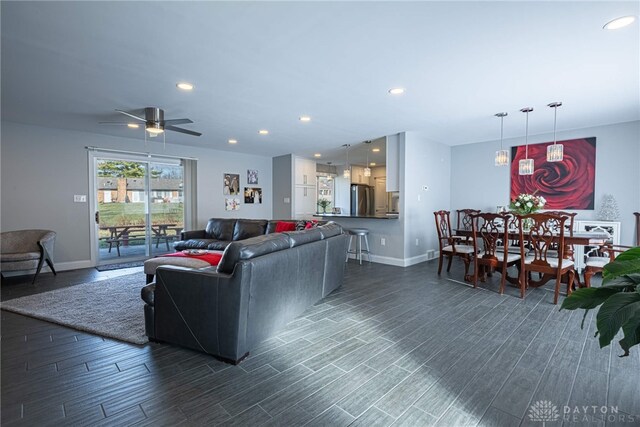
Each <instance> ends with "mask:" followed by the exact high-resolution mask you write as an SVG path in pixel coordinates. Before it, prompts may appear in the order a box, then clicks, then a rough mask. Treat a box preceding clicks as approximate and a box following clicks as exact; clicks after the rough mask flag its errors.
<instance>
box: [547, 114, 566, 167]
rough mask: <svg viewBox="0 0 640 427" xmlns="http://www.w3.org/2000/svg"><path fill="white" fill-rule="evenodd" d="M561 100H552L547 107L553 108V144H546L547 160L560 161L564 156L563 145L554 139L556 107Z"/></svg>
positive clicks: (556, 116)
mask: <svg viewBox="0 0 640 427" xmlns="http://www.w3.org/2000/svg"><path fill="white" fill-rule="evenodd" d="M561 106H562V102H552V103H551V104H549V105H547V107H551V108H553V145H549V146H547V162H561V161H562V159H563V158H564V146H563V145H562V144H558V143H557V140H556V127H557V124H558V107H561Z"/></svg>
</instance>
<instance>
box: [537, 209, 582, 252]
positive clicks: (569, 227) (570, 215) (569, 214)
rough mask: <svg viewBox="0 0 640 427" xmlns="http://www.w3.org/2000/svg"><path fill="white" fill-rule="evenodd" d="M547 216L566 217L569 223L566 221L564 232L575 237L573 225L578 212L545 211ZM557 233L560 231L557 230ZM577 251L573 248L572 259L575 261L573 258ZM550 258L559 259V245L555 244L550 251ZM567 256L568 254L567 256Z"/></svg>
mask: <svg viewBox="0 0 640 427" xmlns="http://www.w3.org/2000/svg"><path fill="white" fill-rule="evenodd" d="M543 213H545V214H550V215H561V216H565V217H567V221H565V223H564V230H565V236H567V235H568V236H573V225H574V223H575V217H576V215H577V213H576V212H565V211H545V212H543ZM555 231H556V232H557V231H558V230H555ZM575 252H576V251H575V249H574V248H573V246H571V254H570V255H571V256H570V258H571V259H572V260H574V261H575V258H574V257H573V254H575ZM548 255H549V256H552V257H555V258H558V246H557V244H554V245H553V247H552V248H551V249H549V252H548ZM565 255H566V254H565Z"/></svg>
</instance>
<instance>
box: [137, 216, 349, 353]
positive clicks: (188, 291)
mask: <svg viewBox="0 0 640 427" xmlns="http://www.w3.org/2000/svg"><path fill="white" fill-rule="evenodd" d="M346 250H347V236H346V235H345V234H344V233H343V231H342V228H341V227H340V226H339V225H338V224H335V223H328V224H325V225H322V226H319V227H317V228H311V229H308V230H302V231H291V232H283V233H272V234H266V235H261V236H257V237H252V238H249V239H245V240H239V241H234V242H232V243H230V244H229V245H228V246H227V248H226V249H225V252H224V255H223V257H222V259H221V261H220V263H219V264H218V266H217V268H216V267H211V268H204V269H188V268H181V267H173V266H161V267H159V268H158V269H157V271H156V282H155V283H152V284H150V285H147V286H146V287H144V288H143V289H142V298H143V300H144V301H145V302H146V305H145V321H146V332H147V335H148V336H149V338H150V339H151V340H153V341H161V342H167V343H172V344H177V345H180V346H184V347H188V348H192V349H195V350H199V351H203V352H205V353H208V354H211V355H214V356H216V357H218V358H221V359H223V360H226V361H230V362H232V363H238V362H239V361H241V360H242V359H243V358H245V357H246V356H247V355H248V354H249V352H250V351H251V350H252V349H253V348H255V346H257V345H258V344H259V343H260V342H262V341H264V340H265V339H267V338H269V337H271V336H273V335H274V334H276V333H277V332H278V331H280V330H281V329H282V328H283V327H284V325H285V324H287V323H288V322H289V321H291V320H293V319H294V318H295V317H297V316H299V315H300V314H301V313H302V312H304V311H305V310H306V309H307V308H308V307H310V306H311V305H313V304H315V303H316V302H318V301H319V300H320V299H322V298H323V297H325V296H327V295H328V294H329V293H331V292H332V291H333V290H335V289H337V288H338V287H340V286H341V285H342V281H343V273H344V257H345V253H346Z"/></svg>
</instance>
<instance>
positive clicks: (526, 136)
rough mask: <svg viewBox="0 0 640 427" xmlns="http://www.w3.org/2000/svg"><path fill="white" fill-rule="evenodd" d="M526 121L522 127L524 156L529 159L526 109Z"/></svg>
mask: <svg viewBox="0 0 640 427" xmlns="http://www.w3.org/2000/svg"><path fill="white" fill-rule="evenodd" d="M526 113H527V121H526V124H525V128H524V158H525V159H529V112H528V111H527V112H526Z"/></svg>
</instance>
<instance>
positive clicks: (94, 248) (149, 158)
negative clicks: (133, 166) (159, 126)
mask: <svg viewBox="0 0 640 427" xmlns="http://www.w3.org/2000/svg"><path fill="white" fill-rule="evenodd" d="M86 148H87V150H88V151H87V161H88V165H89V195H88V205H89V224H90V227H89V238H90V246H91V250H90V257H91V258H90V262H91V265H92V266H94V267H95V266H98V265H108V264H117V263H119V262H123V261H124V262H127V261H131V260H132V258H120V259H114V260H113V262H112V261H111V260H109V262H100V257H99V252H98V251H99V245H100V243H99V241H98V236H97V230H98V224H96V221H95V214H96V212H98V200H97V188H98V175H97V161H98V159H112V160H120V161H133V162H140V163H145V164H146V167H147V173H146V174H145V191H144V194H145V216H146V219H145V223H146V236H147V237H148V241H147V242H146V249H145V255H144V257H145V258H146V257H148V256H150V255H147V251H148V252H149V254H151V252H152V248H151V246H152V244H153V236H152V235H151V223H150V221H151V205H150V200H149V199H150V187H151V185H150V180H151V173H150V167H149V165H150V164H151V163H165V164H180V165H181V166H182V168H183V181H184V179H185V176H184V175H185V174H186V172H185V165H184V160H185V159H182V158H179V157H173V156H162V155H152V154H150V153H136V152H129V151H120V150H108V149H100V148H96V147H86ZM192 160H196V159H192ZM182 197H183V206H185V210H184V211H183V224H184V225H185V227H186V226H187V211H186V205H187V204H186V199H187V198H188V197H191V195H187V191H186V188H185V190H183V193H182Z"/></svg>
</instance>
